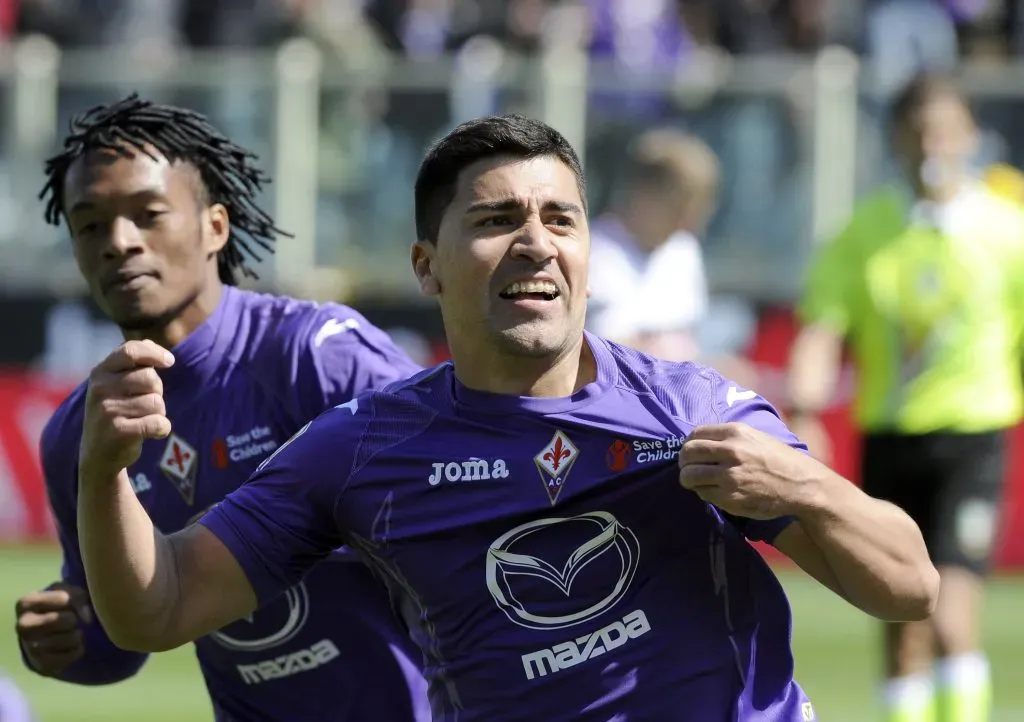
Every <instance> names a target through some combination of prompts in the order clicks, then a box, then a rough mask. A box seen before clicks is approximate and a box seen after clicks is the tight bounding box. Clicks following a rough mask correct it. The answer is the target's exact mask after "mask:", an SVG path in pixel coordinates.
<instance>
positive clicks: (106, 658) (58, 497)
mask: <svg viewBox="0 0 1024 722" xmlns="http://www.w3.org/2000/svg"><path fill="white" fill-rule="evenodd" d="M61 425H62V419H61V416H60V411H58V415H55V416H54V418H52V419H51V420H50V422H49V423H48V424H47V425H46V427H45V429H44V430H43V435H42V438H41V439H40V442H39V457H40V464H41V466H42V469H43V479H44V482H45V484H46V494H47V498H48V500H49V503H50V510H51V511H52V512H53V518H54V523H55V526H56V528H57V538H58V540H59V542H60V548H61V553H62V556H63V562H62V565H61V579H62V580H63V581H64V582H65V583H67V584H71V585H73V586H77V587H81V588H83V589H88V585H87V584H86V579H85V567H84V565H83V563H82V554H81V551H80V548H79V545H78V514H77V508H78V494H77V490H78V474H77V467H78V459H77V451H76V450H77V448H78V439H77V436H76V437H75V438H71V437H68V438H62V437H61V434H60V428H61ZM25 591H28V590H25ZM80 628H81V630H82V634H83V636H84V640H85V650H86V653H85V656H84V657H83V658H82V659H80V660H78V661H77V662H75V663H74V664H72V665H70V666H69V667H68V668H67V669H65V670H64V671H63V672H62V673H61V674H60V675H59V678H60V679H61V680H63V681H65V682H70V683H72V684H81V685H103V684H113V683H114V682H120V681H121V680H124V679H127V678H129V677H131V676H132V675H134V674H135V673H136V672H138V671H139V670H140V669H141V668H142V665H143V664H145V662H146V659H147V658H148V656H149V655H147V654H142V653H139V652H128V651H125V650H123V649H121V648H119V647H117V646H115V645H114V643H113V642H111V641H110V638H109V637H108V636H107V633H106V631H105V630H104V629H103V627H102V625H101V624H100V623H99V620H98V619H96V616H95V615H93V621H92V622H90V623H88V624H86V623H81V625H80ZM22 661H23V662H24V663H25V666H26V667H28V668H30V669H31V665H30V664H29V662H28V658H27V657H25V655H24V653H23V654H22Z"/></svg>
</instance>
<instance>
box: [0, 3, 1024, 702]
mask: <svg viewBox="0 0 1024 722" xmlns="http://www.w3.org/2000/svg"><path fill="white" fill-rule="evenodd" d="M0 38H2V41H0V88H2V89H0V94H2V95H0V98H2V104H0V284H2V285H0V319H3V326H2V328H3V335H2V337H0V338H2V341H0V606H2V607H3V608H4V609H7V610H9V612H8V613H11V612H13V603H14V599H15V598H16V597H17V596H19V595H20V594H22V593H24V592H26V591H28V590H29V589H34V588H39V587H41V586H43V585H45V584H47V583H49V582H50V581H52V580H53V579H54V578H55V577H56V575H57V574H58V570H59V557H58V555H57V554H56V552H55V550H54V548H53V547H52V542H51V539H52V527H51V522H50V519H49V516H48V513H47V510H46V505H45V498H44V492H43V489H42V484H41V479H40V472H39V463H38V459H37V452H36V443H37V440H38V436H39V432H40V430H41V428H42V426H43V424H44V423H45V421H46V419H47V417H48V415H49V414H50V413H51V412H52V410H53V409H54V407H55V406H56V404H58V403H59V401H60V399H61V398H62V397H63V395H64V394H65V393H66V392H67V391H68V389H69V388H71V387H72V386H74V385H75V384H76V383H77V382H78V381H79V380H80V379H81V378H83V377H84V375H85V374H86V373H87V371H88V369H89V368H90V367H91V366H92V365H93V364H94V363H95V362H96V361H98V360H99V359H100V358H102V356H103V355H105V354H106V353H107V351H108V350H109V349H110V348H111V347H112V346H113V345H115V344H116V343H117V342H118V341H119V336H118V333H117V330H116V329H115V328H113V327H111V326H110V325H109V324H108V323H106V322H105V321H104V320H103V319H102V318H101V317H100V316H99V315H98V314H97V312H96V311H95V309H94V308H93V307H92V306H91V304H90V303H89V302H88V300H87V299H86V298H85V296H84V287H83V284H82V282H81V280H80V279H79V277H78V275H77V271H76V269H75V267H74V264H73V260H72V258H71V254H70V248H69V245H68V242H67V239H66V235H65V232H64V230H63V229H55V228H50V227H48V226H46V225H45V224H44V223H43V220H42V208H41V207H40V204H39V202H38V201H37V199H36V193H37V191H38V189H39V188H40V187H41V185H42V181H43V178H42V162H43V159H44V158H45V157H47V155H48V154H50V153H51V152H52V151H54V149H55V147H56V143H57V141H58V140H59V137H60V134H61V132H62V131H63V130H64V128H65V127H66V124H67V120H68V118H69V117H70V116H71V115H72V114H74V113H76V112H79V111H81V110H84V109H86V108H88V107H90V106H92V105H95V104H98V103H103V102H107V101H109V100H112V99H114V98H116V97H119V96H121V95H122V94H124V93H126V92H128V91H130V90H138V91H140V92H141V93H142V94H144V95H145V96H147V97H150V98H153V99H155V100H159V101H167V102H176V103H180V104H184V105H189V106H192V107H195V108H197V109H199V110H202V111H204V112H207V113H208V114H210V115H211V117H212V118H213V119H214V120H215V122H216V123H217V124H218V125H219V126H220V127H221V128H222V129H223V130H225V131H226V132H227V133H228V134H229V135H231V136H233V137H234V138H235V139H236V140H237V141H239V142H240V143H242V144H244V145H247V146H249V147H251V148H253V149H254V150H256V151H257V152H258V153H259V154H260V156H261V157H262V158H263V161H264V164H265V165H266V167H267V168H268V169H269V170H271V171H272V172H273V173H274V174H275V177H276V183H275V184H274V185H273V186H272V187H271V188H270V189H269V190H268V192H267V194H266V198H265V203H266V204H267V205H268V207H270V208H271V209H273V210H274V212H275V214H276V215H277V217H278V220H279V221H280V224H281V225H282V226H283V227H285V228H286V229H288V230H290V231H292V232H293V233H295V235H296V237H295V239H294V240H285V241H283V242H282V243H281V244H280V248H279V250H278V254H277V256H276V258H275V259H274V260H273V261H272V262H269V263H266V264H264V265H263V267H262V269H261V279H260V281H259V282H258V283H256V284H255V286H256V287H260V288H264V289H266V290H273V291H281V292H288V293H293V294H296V295H300V296H307V297H315V298H320V299H338V300H343V301H346V302H348V303H350V304H352V305H354V306H356V307H357V308H358V309H360V310H361V311H362V312H364V313H365V314H366V315H367V316H368V317H369V318H370V319H371V320H373V321H375V322H376V323H378V324H379V325H381V326H382V327H384V328H385V329H388V330H390V331H391V332H392V333H394V334H395V335H396V337H397V338H398V339H399V340H400V341H401V342H402V343H403V344H404V345H405V346H406V347H407V348H408V349H409V350H410V351H411V352H412V353H413V354H414V355H417V356H419V357H420V358H421V359H422V360H423V361H424V362H427V361H430V360H437V359H441V358H444V354H445V351H444V344H443V341H442V339H441V338H440V324H439V319H438V317H437V315H436V313H435V312H434V311H433V309H432V308H431V307H430V306H429V305H427V304H425V303H423V302H422V301H421V300H420V299H418V298H417V297H416V295H415V288H414V285H413V283H412V277H411V273H409V268H408V260H407V248H408V243H409V241H410V239H411V238H412V213H411V210H412V206H411V203H412V191H411V187H412V179H413V176H414V173H415V169H416V164H417V162H418V160H419V155H420V153H421V151H422V149H423V147H424V145H425V144H426V143H428V142H429V141H430V139H431V138H433V137H436V136H437V135H438V134H440V133H442V132H444V131H445V130H446V129H448V128H450V127H451V126H452V125H453V124H455V123H457V122H459V121H461V120H465V119H467V118H470V117H473V116H477V115H482V114H487V113H491V112H496V111H508V110H517V111H520V112H526V113H528V114H532V115H535V116H537V117H540V118H543V119H544V120H546V121H548V122H549V123H551V124H552V125H554V126H555V127H557V128H559V129H560V130H561V131H562V132H563V133H565V134H566V135H567V136H568V137H569V139H570V140H571V141H572V142H573V143H574V144H575V145H576V146H577V147H578V148H579V149H580V150H581V151H582V155H583V157H584V162H585V164H586V166H587V171H588V175H589V178H590V182H591V199H590V200H591V204H592V211H593V212H594V213H597V212H600V211H601V210H602V209H603V208H606V207H607V206H608V204H609V202H610V201H611V199H612V184H613V182H614V179H615V171H616V168H617V166H618V163H619V161H620V160H621V158H622V154H623V151H624V149H625V147H626V144H627V142H628V140H629V139H630V138H631V137H632V136H634V135H636V134H637V133H638V132H639V131H641V130H643V129H646V128H649V127H653V126H659V125H667V126H672V127H677V128H683V129H686V130H688V131H691V132H693V133H696V134H698V135H699V136H701V137H702V138H704V139H705V140H706V141H707V142H708V143H709V145H710V146H711V147H712V148H713V149H714V150H715V151H716V153H718V155H719V158H720V161H721V163H722V170H723V193H722V197H721V199H720V200H721V205H720V208H719V211H718V213H717V214H716V216H715V218H714V221H713V223H712V226H711V228H710V229H709V232H708V234H707V238H706V239H705V243H704V252H705V257H706V262H707V265H708V272H709V278H710V282H711V287H712V290H713V293H714V303H713V305H712V313H711V314H710V317H709V319H708V322H707V323H706V324H705V326H706V327H705V328H703V329H702V334H703V335H704V336H705V337H706V338H709V339H715V340H716V342H717V343H718V344H720V345H724V346H727V347H729V348H730V349H733V350H736V349H738V350H740V351H742V352H743V353H744V354H745V355H747V356H748V357H749V358H750V359H751V360H752V361H753V362H754V363H755V364H756V366H757V369H758V371H759V376H758V378H759V381H758V385H759V388H758V390H759V391H761V392H762V393H763V394H764V395H765V396H767V397H768V398H769V399H771V400H773V401H775V402H776V403H777V404H779V406H780V407H782V408H784V407H785V397H784V394H783V393H782V389H783V384H782V369H783V367H784V365H785V361H786V358H787V355H788V346H789V343H790V341H791V339H792V337H793V330H794V329H793V322H792V317H791V313H790V308H791V304H792V302H793V300H794V298H795V297H796V294H797V293H798V291H799V285H800V278H801V273H802V269H803V266H804V263H805V261H806V259H807V256H808V253H809V251H810V250H811V249H812V248H813V246H814V244H815V243H816V242H820V241H821V240H822V239H824V238H827V237H828V235H829V233H830V232H833V231H835V230H836V229H837V228H838V226H839V225H841V224H842V222H843V220H844V219H845V218H846V217H847V216H848V215H849V213H850V210H851V208H852V205H853V203H854V202H855V200H856V198H857V197H858V194H859V193H861V192H862V191H864V190H865V189H867V188H869V187H871V186H872V185H874V184H876V183H878V182H880V181H881V180H883V179H884V178H886V177H887V176H889V175H890V174H891V173H892V168H891V167H890V166H889V165H888V164H887V162H886V160H885V159H886V155H887V148H886V145H885V138H884V132H883V123H884V115H885V111H884V108H885V103H886V100H887V98H889V97H891V93H892V92H893V90H894V89H895V88H896V87H898V86H899V84H900V83H901V82H902V81H903V80H905V79H906V78H907V77H908V76H909V75H910V74H911V73H912V72H913V71H914V70H916V69H920V68H923V67H927V68H934V69H940V70H956V72H957V73H958V74H959V75H960V76H961V77H962V78H963V80H964V87H965V88H966V89H967V91H968V93H969V96H970V99H971V100H972V102H973V103H974V104H975V107H976V110H977V111H978V113H979V117H980V120H981V122H982V125H983V129H984V142H983V148H982V152H981V156H980V157H979V159H978V161H979V167H986V166H989V165H990V164H993V163H1000V162H1003V163H1009V164H1012V165H1015V166H1017V167H1021V166H1022V164H1024V132H1021V131H1020V130H1019V125H1020V124H1019V119H1020V118H1021V117H1022V114H1021V110H1022V108H1021V106H1022V104H1024V103H1022V101H1024V64H1021V63H1020V57H1019V56H1020V55H1021V53H1022V51H1024V2H1022V1H1021V0H1005V1H999V0H942V1H940V0H770V1H769V0H753V1H748V0H713V1H712V0H703V1H702V0H622V1H620V0H566V1H564V2H556V1H554V0H507V1H505V0H154V1H147V0H0ZM1022 198H1024V196H1022ZM846 380H847V383H844V384H843V385H842V389H841V391H840V393H839V394H838V395H837V397H836V398H835V400H834V404H833V406H832V408H831V409H830V410H829V412H828V414H827V418H826V422H827V425H828V428H829V431H830V432H831V435H832V440H833V443H834V445H835V456H836V466H837V468H838V469H839V470H840V471H841V472H843V473H844V474H846V475H848V476H849V477H850V478H854V479H856V476H857V470H856V468H855V462H854V459H855V456H856V454H855V450H856V444H857V439H856V438H855V435H854V434H853V433H852V431H851V429H850V426H849V422H848V417H847V398H848V395H849V389H850V383H849V380H850V379H849V374H847V377H846ZM1017 439H1018V441H1024V432H1020V431H1019V432H1018V434H1017ZM1020 448H1021V444H1020V443H1015V444H1014V454H1013V456H1014V460H1013V463H1012V465H1011V469H1010V470H1009V481H1010V494H1009V497H1008V499H1007V503H1006V505H1005V507H1004V509H1003V537H1002V542H1001V546H1000V549H999V573H998V577H997V579H996V581H995V583H994V591H993V597H992V599H991V601H990V603H989V605H988V608H987V613H986V626H985V632H986V640H987V644H988V645H989V646H990V650H991V653H992V657H993V660H994V664H995V674H996V680H995V681H996V699H997V710H996V716H995V720H996V722H1009V721H1010V720H1022V719H1024V685H1021V684H1020V682H1021V681H1022V680H1024V664H1022V662H1021V661H1020V660H1021V658H1022V657H1024V626H1022V625H1021V624H1020V623H1019V618H1020V610H1021V609H1022V608H1024V579H1022V578H1021V577H1020V576H1018V575H1019V574H1020V571H1021V570H1024V455H1022V454H1021V453H1020ZM200 451H201V450H200ZM782 574H783V578H784V580H785V582H786V585H787V587H788V588H789V589H790V591H791V594H792V598H793V604H794V608H795V615H796V642H795V644H796V650H797V665H798V668H797V671H798V675H799V677H800V679H801V681H802V682H803V683H804V685H805V686H806V687H807V688H808V690H809V692H810V693H811V695H812V698H813V699H815V701H816V703H817V706H818V709H819V713H820V715H821V718H822V719H823V720H837V721H838V722H847V721H849V722H852V721H853V720H865V719H870V718H871V712H870V710H871V705H872V704H873V695H874V689H873V678H874V674H875V672H876V663H875V657H874V652H875V650H876V636H875V628H874V626H873V625H872V624H871V622H870V620H868V619H866V618H864V617H863V616H862V615H860V614H858V613H856V612H853V611H851V610H849V609H847V608H846V607H845V606H844V605H843V604H842V603H840V602H838V601H836V600H833V599H832V598H831V597H830V595H828V594H827V593H826V592H824V591H823V590H817V589H814V588H813V587H812V586H811V585H809V584H808V583H806V582H803V581H802V580H800V579H799V578H797V577H795V576H793V575H791V574H789V573H788V572H785V571H783V572H782ZM8 621H9V622H10V623H9V624H3V625H0V629H2V630H3V631H0V668H6V670H7V671H8V672H9V673H11V674H13V676H14V678H15V679H16V681H17V682H18V683H19V684H21V685H22V686H23V687H24V688H25V689H26V690H27V691H28V693H29V695H30V698H31V700H32V702H33V703H34V704H35V706H36V707H37V709H38V712H39V714H40V717H41V720H42V721H43V722H78V721H81V720H103V721H104V722H120V721H122V720H124V721H127V720H139V719H147V720H150V721H151V722H159V721H162V720H202V719H209V711H208V705H207V703H206V700H205V698H204V694H203V690H202V688H201V681H200V678H199V676H198V674H197V672H196V670H195V666H194V663H193V661H192V659H191V651H190V650H189V649H187V648H186V649H183V650H178V651H177V652H174V653H170V654H167V655H161V656H160V657H159V658H158V659H155V660H153V661H151V662H150V664H149V665H148V666H147V667H146V668H145V669H144V671H143V672H142V673H141V674H140V675H139V676H138V677H137V678H136V679H133V680H130V681H128V682H126V683H123V684H120V685H116V686H114V687H111V688H106V689H84V688H74V687H71V686H68V685H62V684H58V683H53V682H49V681H47V680H42V679H40V678H38V677H35V676H33V675H31V674H28V673H26V672H25V671H24V670H23V669H22V667H21V665H20V662H19V658H18V654H17V650H16V646H15V641H14V637H13V632H12V631H11V628H12V627H13V615H12V617H11V618H9V620H8Z"/></svg>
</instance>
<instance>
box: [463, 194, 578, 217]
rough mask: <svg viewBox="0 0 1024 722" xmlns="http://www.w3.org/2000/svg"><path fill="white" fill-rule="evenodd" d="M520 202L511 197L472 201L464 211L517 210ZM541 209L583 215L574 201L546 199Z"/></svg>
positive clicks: (492, 211)
mask: <svg viewBox="0 0 1024 722" xmlns="http://www.w3.org/2000/svg"><path fill="white" fill-rule="evenodd" d="M521 207H522V204H521V203H520V202H519V201H517V200H515V199H512V198H509V199H507V200H503V201H480V202H479V203H474V204H473V205H471V206H470V207H469V208H467V209H466V213H484V212H491V213H494V212H498V211H515V210H519V209H520V208H521ZM541 210H542V211H547V212H551V211H554V212H556V213H575V214H577V215H583V209H582V208H580V207H579V206H578V205H576V204H575V203H566V202H564V201H548V202H547V203H545V204H544V206H543V208H541Z"/></svg>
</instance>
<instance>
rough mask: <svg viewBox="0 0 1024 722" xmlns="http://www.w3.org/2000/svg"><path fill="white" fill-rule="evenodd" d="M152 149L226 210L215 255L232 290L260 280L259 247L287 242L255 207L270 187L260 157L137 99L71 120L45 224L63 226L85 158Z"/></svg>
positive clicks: (203, 123)
mask: <svg viewBox="0 0 1024 722" xmlns="http://www.w3.org/2000/svg"><path fill="white" fill-rule="evenodd" d="M147 146H151V147H152V148H155V149H156V150H157V151H158V152H159V153H160V154H162V155H163V156H164V157H165V158H167V160H168V161H170V162H172V163H173V162H175V161H178V160H181V161H184V162H186V163H188V164H190V165H192V166H194V167H195V169H196V171H197V172H198V173H199V177H200V179H201V181H202V185H203V188H202V189H201V190H202V192H203V193H204V194H205V198H203V199H202V200H203V202H204V203H209V204H214V203H220V204H222V205H223V206H224V207H225V208H226V209H227V212H228V218H229V219H230V223H231V230H230V235H229V236H228V242H227V243H226V244H225V245H224V248H223V249H221V251H220V253H218V254H217V270H218V274H219V275H220V278H221V280H222V281H223V282H224V283H228V284H231V285H235V284H236V283H237V282H238V274H239V273H241V274H242V275H244V276H247V277H250V278H256V277H257V276H256V272H255V271H254V270H253V269H252V267H251V266H250V264H249V262H250V261H259V260H260V256H259V254H258V253H257V251H256V248H255V247H256V246H258V247H259V248H262V249H263V250H264V251H266V252H267V253H273V252H274V247H273V244H274V242H275V241H276V240H277V236H279V235H281V236H290V234H288V233H285V232H284V231H282V230H280V229H279V228H277V227H276V226H275V225H274V220H273V218H271V217H270V215H269V214H268V213H267V212H266V211H264V210H263V209H262V208H260V206H259V205H258V204H257V202H256V195H257V194H258V193H259V192H260V190H262V188H263V186H264V185H265V184H268V183H270V182H271V179H270V176H268V175H266V174H265V173H264V172H263V171H262V170H260V168H259V167H258V166H256V165H255V163H254V162H255V161H256V160H258V158H257V156H256V154H255V153H252V152H251V151H249V150H246V149H245V148H242V147H241V146H239V145H236V144H235V143H233V142H231V141H230V140H228V139H227V138H226V137H225V136H224V135H223V134H221V133H220V131H218V130H217V129H216V128H215V127H213V125H212V124H211V123H210V121H209V120H208V119H207V118H206V116H204V115H202V114H200V113H197V112H195V111H193V110H188V109H185V108H178V107H174V106H171V105H156V104H154V103H151V102H150V101H148V100H143V99H141V98H139V96H138V94H136V93H132V94H131V95H129V96H128V97H126V98H123V99H122V100H119V101H118V102H116V103H113V104H111V105H101V106H97V107H95V108H92V109H91V110H89V111H87V112H86V113H83V114H82V115H79V116H77V117H75V118H73V119H72V121H71V124H70V129H69V132H68V135H67V137H66V138H65V139H64V150H63V152H61V153H60V154H59V155H56V156H54V157H52V158H50V159H49V160H47V161H46V168H45V172H46V177H47V180H46V185H44V186H43V189H42V191H40V193H39V197H40V199H43V200H45V201H46V211H45V218H46V220H47V222H49V223H51V224H53V225H59V224H60V220H61V216H63V214H64V182H65V179H66V178H67V173H68V169H69V168H70V167H71V165H72V164H73V163H74V162H75V161H76V160H78V159H79V158H81V157H83V156H84V155H86V154H87V153H89V152H91V151H96V150H110V151H113V152H115V153H118V154H120V155H122V156H125V157H132V156H133V154H134V151H138V152H141V153H146V154H147V155H149V156H150V157H152V153H151V152H150V151H149V150H148V149H147Z"/></svg>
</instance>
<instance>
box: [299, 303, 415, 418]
mask: <svg viewBox="0 0 1024 722" xmlns="http://www.w3.org/2000/svg"><path fill="white" fill-rule="evenodd" d="M294 354H295V355H294V360H293V363H292V368H291V381H292V385H291V389H292V390H293V393H294V406H295V408H296V413H297V419H298V421H299V422H301V423H305V422H306V421H308V420H309V419H312V418H314V417H316V416H317V415H319V414H320V413H322V412H323V411H325V410H326V409H329V408H331V407H333V406H336V405H338V404H342V403H345V402H346V401H351V400H352V399H354V398H355V397H357V396H358V395H359V394H362V393H364V392H367V391H372V390H376V389H380V388H382V387H384V386H386V385H387V384H389V383H391V382H393V381H398V380H400V379H404V378H408V377H409V376H412V375H413V374H415V373H417V372H418V371H420V370H421V369H420V366H419V365H418V364H416V363H415V362H414V361H413V360H412V359H411V358H409V356H408V355H407V354H406V353H405V352H404V351H403V350H402V349H400V348H399V347H398V346H397V345H395V343H394V342H393V341H392V340H391V338H390V337H389V336H388V335H387V334H386V333H384V331H382V330H381V329H379V328H377V327H376V326H374V325H373V324H371V323H370V322H369V321H367V320H366V319H365V318H364V317H363V316H361V315H360V314H358V313H356V312H355V311H354V310H352V309H350V308H347V307H345V306H341V305H339V304H334V303H329V304H324V305H322V306H320V307H318V309H317V310H316V312H315V313H313V314H311V316H310V317H309V318H308V319H307V321H306V323H304V324H303V326H302V328H301V330H300V332H299V334H298V338H297V339H296V343H295V346H294Z"/></svg>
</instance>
